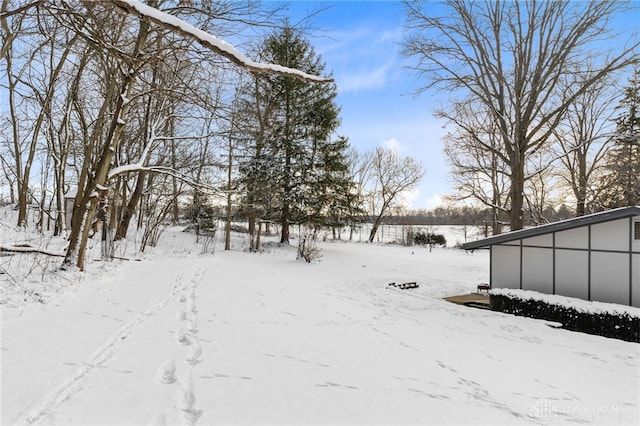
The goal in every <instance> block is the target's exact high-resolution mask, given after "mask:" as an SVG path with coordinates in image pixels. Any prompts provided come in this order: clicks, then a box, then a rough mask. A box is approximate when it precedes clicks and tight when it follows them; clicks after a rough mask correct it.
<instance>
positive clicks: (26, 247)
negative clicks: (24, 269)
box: [0, 244, 66, 257]
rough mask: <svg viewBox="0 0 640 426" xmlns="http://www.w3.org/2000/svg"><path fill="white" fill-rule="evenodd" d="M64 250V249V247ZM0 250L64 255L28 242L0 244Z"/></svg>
mask: <svg viewBox="0 0 640 426" xmlns="http://www.w3.org/2000/svg"><path fill="white" fill-rule="evenodd" d="M65 250H66V249H65ZM0 252H8V253H37V254H46V255H47V256H56V257H64V256H65V253H64V252H60V253H58V252H54V251H49V250H44V249H41V248H38V247H33V246H30V245H29V244H21V245H18V246H4V245H0Z"/></svg>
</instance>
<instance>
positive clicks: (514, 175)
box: [509, 158, 524, 231]
mask: <svg viewBox="0 0 640 426" xmlns="http://www.w3.org/2000/svg"><path fill="white" fill-rule="evenodd" d="M510 195H511V210H509V225H510V227H511V231H517V230H518V229H522V228H523V226H524V220H523V217H522V208H523V205H524V159H522V158H520V159H518V160H517V161H516V162H514V164H513V166H512V168H511V194H510Z"/></svg>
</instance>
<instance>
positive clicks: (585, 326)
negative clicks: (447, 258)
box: [490, 290, 640, 343]
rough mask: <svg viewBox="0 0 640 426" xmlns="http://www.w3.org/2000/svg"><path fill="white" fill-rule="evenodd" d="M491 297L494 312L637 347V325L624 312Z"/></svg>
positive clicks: (639, 339) (639, 323)
mask: <svg viewBox="0 0 640 426" xmlns="http://www.w3.org/2000/svg"><path fill="white" fill-rule="evenodd" d="M496 293H498V294H496ZM490 294H491V299H490V304H491V309H492V310H494V311H500V312H505V313H508V314H513V315H518V316H525V317H529V318H537V319H544V320H547V321H554V322H559V323H561V324H562V328H564V329H566V330H572V331H580V332H583V333H588V334H596V335H599V336H604V337H611V338H614V339H620V340H626V341H629V342H638V343H640V321H639V320H638V318H637V317H634V316H631V315H629V314H628V313H625V312H615V311H611V312H607V311H597V310H594V311H592V312H589V311H587V310H583V309H579V308H577V307H574V306H565V305H562V304H556V303H549V302H547V301H544V300H535V299H530V298H529V299H527V298H520V297H517V296H514V295H508V294H500V292H496V291H495V290H493V291H492V292H491V293H490Z"/></svg>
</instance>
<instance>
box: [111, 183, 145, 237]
mask: <svg viewBox="0 0 640 426" xmlns="http://www.w3.org/2000/svg"><path fill="white" fill-rule="evenodd" d="M145 178H146V172H145V171H140V172H138V180H137V181H136V187H135V188H134V190H133V193H132V194H131V198H130V199H129V202H128V203H127V207H126V208H125V210H124V212H123V213H122V219H120V222H119V223H118V228H117V229H116V235H115V237H114V241H118V240H122V239H124V238H126V236H127V230H128V229H129V224H130V223H131V218H132V217H133V215H134V213H135V212H136V208H137V207H138V203H139V202H140V199H142V192H143V189H144V181H145Z"/></svg>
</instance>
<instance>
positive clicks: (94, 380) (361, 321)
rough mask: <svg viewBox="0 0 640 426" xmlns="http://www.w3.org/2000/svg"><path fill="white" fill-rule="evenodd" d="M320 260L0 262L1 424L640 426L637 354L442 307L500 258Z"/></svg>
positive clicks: (443, 251)
mask: <svg viewBox="0 0 640 426" xmlns="http://www.w3.org/2000/svg"><path fill="white" fill-rule="evenodd" d="M5 225H6V224H5ZM8 229H9V227H7V226H5V228H3V232H2V238H3V239H5V240H3V241H0V243H4V244H15V243H18V242H19V239H20V236H19V235H17V234H11V233H10V232H8V231H7V230H8ZM5 231H7V232H5ZM236 238H239V239H241V238H243V237H242V236H241V235H236ZM6 240H10V241H6ZM238 241H239V240H238ZM52 245H55V244H53V243H52ZM237 246H241V244H237ZM320 247H321V248H322V259H321V261H320V262H317V263H312V264H306V263H304V262H301V261H296V260H295V248H294V247H277V246H270V248H269V249H268V250H267V251H266V252H264V253H262V254H251V253H247V252H243V251H239V250H237V251H231V252H224V251H223V250H222V246H221V243H220V242H218V243H217V247H216V250H215V254H201V248H200V247H199V246H197V245H196V244H195V242H194V237H193V236H192V235H189V234H186V233H183V232H180V229H178V228H174V229H170V230H169V231H167V232H166V233H165V234H164V235H163V237H162V238H161V240H160V245H159V247H157V248H155V249H154V250H153V251H152V252H151V253H145V254H144V255H135V256H134V255H128V256H127V257H131V258H134V257H136V258H138V259H140V261H135V260H131V261H114V262H111V263H102V262H91V263H90V264H89V265H88V268H87V269H88V270H87V272H86V273H84V274H81V273H77V272H73V273H71V272H56V273H55V274H52V273H50V272H48V273H39V272H38V273H36V272H34V273H31V274H30V275H29V276H28V277H27V278H25V279H21V280H20V282H19V283H16V282H14V281H12V280H11V279H8V278H7V275H10V276H11V277H16V276H18V275H19V274H18V273H17V272H16V273H15V274H13V275H11V274H12V268H14V269H15V270H16V271H17V270H18V269H20V270H21V271H22V270H24V267H25V265H33V264H38V265H39V264H40V263H41V261H38V262H33V256H32V255H30V256H32V257H30V258H29V256H25V255H20V256H21V257H22V259H21V260H19V259H18V257H17V256H18V255H16V256H12V257H7V258H0V261H1V262H2V266H3V268H5V269H6V271H7V272H8V274H2V275H0V280H3V282H2V330H1V331H2V336H1V351H0V353H1V356H2V358H1V363H2V388H1V393H2V405H1V409H2V414H1V422H2V424H3V425H4V424H16V423H17V424H74V425H97V424H101V425H106V424H109V425H122V424H135V425H138V424H139V425H145V424H160V425H161V424H199V425H209V424H341V425H343V424H390V425H391V424H393V425H400V424H474V425H476V424H492V425H494V424H509V425H511V424H567V423H570V424H575V423H578V424H629V425H637V424H640V403H639V401H640V345H638V344H634V343H629V342H624V341H619V340H613V339H607V338H603V337H598V336H592V335H587V334H582V333H574V332H569V331H565V330H561V329H554V328H551V327H549V326H548V325H547V323H545V322H544V321H539V320H534V319H528V318H521V317H515V316H511V315H505V314H500V313H495V312H490V311H484V310H479V309H473V308H467V307H462V306H458V305H454V304H451V303H449V302H446V301H443V300H442V297H444V296H450V295H456V294H464V293H469V292H472V291H474V290H475V288H476V285H477V284H478V283H480V282H483V281H487V279H488V268H489V258H488V253H486V252H476V253H474V254H470V253H465V252H463V251H461V250H457V249H449V248H436V249H434V250H433V251H432V252H430V251H429V249H428V248H419V247H403V246H400V245H379V244H367V243H357V242H352V243H348V242H331V241H329V240H327V242H324V243H320ZM130 249H131V248H130ZM94 250H95V248H94ZM98 253H99V251H98ZM39 256H40V257H39V258H43V257H42V255H39ZM94 257H95V256H92V258H94ZM29 259H31V262H32V263H29V262H30V261H29ZM59 261H60V259H57V258H56V259H55V260H54V261H52V262H59ZM19 262H21V263H19ZM45 269H46V268H45ZM50 269H51V268H50ZM43 277H44V280H43ZM392 281H395V282H398V283H400V282H406V281H417V282H418V284H419V285H420V287H418V288H417V289H411V290H399V289H396V288H389V287H388V285H387V284H388V283H390V282H392ZM29 292H30V293H29ZM34 292H35V293H37V294H39V295H40V296H41V298H40V300H42V301H44V302H46V303H41V302H38V301H37V300H39V299H38V298H37V297H34V296H33V293H34ZM20 294H29V296H28V297H19V295H20ZM25 299H26V300H25Z"/></svg>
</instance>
